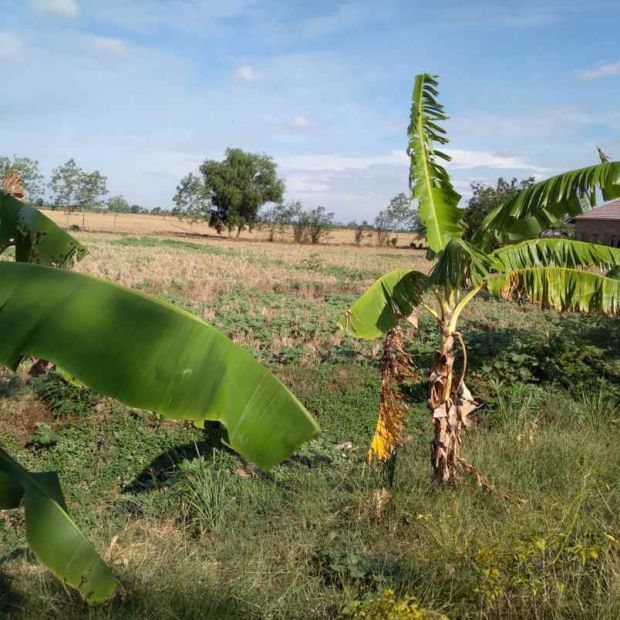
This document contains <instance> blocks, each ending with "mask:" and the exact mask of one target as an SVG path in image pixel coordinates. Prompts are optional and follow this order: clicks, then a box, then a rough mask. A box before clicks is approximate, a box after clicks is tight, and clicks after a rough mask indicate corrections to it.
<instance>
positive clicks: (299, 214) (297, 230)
mask: <svg viewBox="0 0 620 620" xmlns="http://www.w3.org/2000/svg"><path fill="white" fill-rule="evenodd" d="M289 217H290V223H291V228H292V229H293V241H295V243H306V241H307V240H308V213H307V212H306V211H304V208H303V205H302V204H301V201H300V200H295V201H293V202H290V203H289Z"/></svg>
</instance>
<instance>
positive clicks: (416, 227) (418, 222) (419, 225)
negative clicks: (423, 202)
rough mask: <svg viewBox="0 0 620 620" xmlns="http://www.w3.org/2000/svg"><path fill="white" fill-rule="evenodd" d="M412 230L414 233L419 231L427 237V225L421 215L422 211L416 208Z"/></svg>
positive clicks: (420, 234)
mask: <svg viewBox="0 0 620 620" xmlns="http://www.w3.org/2000/svg"><path fill="white" fill-rule="evenodd" d="M411 230H412V231H413V232H414V233H417V234H418V235H419V236H420V237H426V226H425V225H424V222H423V221H422V218H421V217H420V212H419V210H418V209H416V210H415V211H414V212H413V217H412V220H411Z"/></svg>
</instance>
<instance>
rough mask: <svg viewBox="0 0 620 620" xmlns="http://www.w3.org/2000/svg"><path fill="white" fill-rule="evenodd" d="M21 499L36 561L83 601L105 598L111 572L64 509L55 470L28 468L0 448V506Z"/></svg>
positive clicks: (12, 505) (111, 586) (109, 590)
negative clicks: (33, 470) (70, 587)
mask: <svg viewBox="0 0 620 620" xmlns="http://www.w3.org/2000/svg"><path fill="white" fill-rule="evenodd" d="M22 503H23V505H24V509H25V517H26V538H27V539H28V544H29V545H30V547H31V548H32V550H33V551H34V552H35V553H36V554H37V556H39V558H40V560H41V561H42V562H43V563H44V564H45V565H46V566H48V567H49V568H50V569H51V570H52V572H53V573H54V574H56V576H58V577H59V578H60V579H62V580H63V581H64V582H65V583H67V584H69V585H70V586H73V587H74V588H77V589H78V590H79V591H80V593H81V595H82V596H83V597H84V599H85V600H86V601H87V602H88V603H101V602H103V601H105V600H107V599H108V598H110V597H111V596H112V595H113V594H114V592H115V590H116V585H117V582H116V577H115V576H114V573H113V572H112V571H111V570H110V568H109V567H108V566H107V565H106V564H105V562H103V560H102V559H101V558H100V557H99V555H98V554H97V552H96V551H95V549H94V548H93V547H92V545H91V544H90V543H89V542H88V541H87V540H86V538H84V535H83V534H82V533H81V532H80V530H79V529H78V528H77V526H76V525H75V523H74V522H73V521H72V520H71V518H70V517H69V515H68V514H67V507H66V504H65V500H64V498H63V495H62V491H61V489H60V485H59V483H58V477H57V476H56V474H55V473H53V472H46V473H38V474H35V473H31V472H29V471H28V470H26V469H25V468H24V467H22V465H20V464H19V463H18V462H17V461H15V460H14V459H13V458H11V457H10V456H9V455H8V454H7V453H6V452H5V451H4V450H3V449H2V448H0V509H10V508H17V507H19V506H20V505H21V504H22Z"/></svg>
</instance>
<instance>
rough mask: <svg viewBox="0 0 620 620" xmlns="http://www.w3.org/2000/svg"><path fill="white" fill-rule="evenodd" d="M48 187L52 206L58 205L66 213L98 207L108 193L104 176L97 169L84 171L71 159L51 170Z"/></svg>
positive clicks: (101, 204)
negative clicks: (50, 192) (50, 191)
mask: <svg viewBox="0 0 620 620" xmlns="http://www.w3.org/2000/svg"><path fill="white" fill-rule="evenodd" d="M50 189H51V190H52V205H53V206H52V208H54V209H55V208H57V207H60V208H62V209H64V210H65V211H66V212H67V213H73V212H74V211H93V210H96V209H100V208H102V207H103V205H104V196H105V195H106V194H107V193H108V188H107V178H106V177H104V176H103V175H102V174H101V173H100V172H99V171H98V170H95V171H94V172H84V170H82V168H80V167H79V166H78V165H77V164H76V163H75V160H73V159H70V160H69V161H67V162H66V163H64V164H63V165H62V166H59V167H58V168H55V169H54V170H53V171H52V180H51V183H50Z"/></svg>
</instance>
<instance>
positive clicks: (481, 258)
mask: <svg viewBox="0 0 620 620" xmlns="http://www.w3.org/2000/svg"><path fill="white" fill-rule="evenodd" d="M489 267H490V260H489V257H488V256H487V255H486V254H483V253H482V252H480V250H478V249H477V248H476V247H474V246H473V245H472V244H471V243H469V242H467V241H465V240H464V239H451V240H450V241H449V242H448V244H447V245H446V247H445V248H444V250H443V252H441V254H440V255H439V257H438V259H437V262H436V263H435V265H434V267H433V269H432V271H431V273H430V282H431V284H433V285H435V286H438V287H447V288H449V289H460V288H463V287H467V286H469V285H470V284H473V285H475V286H477V285H478V284H480V283H481V282H482V281H483V280H484V279H485V278H486V277H487V275H488V273H489Z"/></svg>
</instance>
